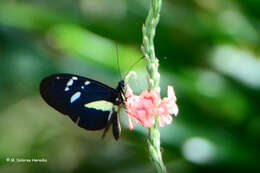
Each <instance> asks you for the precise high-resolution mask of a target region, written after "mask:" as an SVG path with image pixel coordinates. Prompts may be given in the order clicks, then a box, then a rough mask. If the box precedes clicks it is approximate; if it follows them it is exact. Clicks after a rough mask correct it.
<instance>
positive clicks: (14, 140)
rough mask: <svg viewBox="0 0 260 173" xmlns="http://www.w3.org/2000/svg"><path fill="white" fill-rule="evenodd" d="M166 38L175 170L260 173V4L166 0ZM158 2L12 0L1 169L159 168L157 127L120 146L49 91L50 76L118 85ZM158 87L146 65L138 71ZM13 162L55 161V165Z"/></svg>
mask: <svg viewBox="0 0 260 173" xmlns="http://www.w3.org/2000/svg"><path fill="white" fill-rule="evenodd" d="M163 2H164V3H163V9H162V15H161V21H160V24H159V27H158V30H157V35H156V51H157V55H158V57H159V59H160V72H161V78H162V81H161V88H162V93H163V94H165V89H166V88H167V85H169V84H170V85H174V86H175V90H176V93H177V97H178V105H179V109H180V113H179V116H178V117H177V118H175V119H174V122H173V124H172V125H169V126H167V127H165V128H162V129H161V137H162V147H163V148H162V150H163V155H164V160H165V163H166V166H167V167H168V169H169V172H174V173H190V172H192V173H193V172H200V173H201V172H236V173H237V172H259V171H260V166H259V158H258V155H259V154H260V149H259V146H260V111H259V103H260V92H259V91H260V51H259V50H260V49H259V48H260V46H259V45H260V32H259V31H260V21H259V19H260V10H259V9H260V1H259V0H248V1H244V0H164V1H163ZM148 5H149V1H148V0H109V1H108V0H99V1H97V0H78V1H75V0H56V1H53V0H1V2H0V74H1V76H0V119H1V120H0V153H1V154H0V172H1V173H2V172H13V173H16V172H19V173H22V172H26V173H28V172H50V173H52V172H57V171H60V172H113V173H115V172H125V173H127V172H135V173H139V172H140V173H145V172H147V173H148V172H152V170H153V169H152V168H151V164H150V162H149V159H148V153H147V149H146V135H147V131H146V129H144V128H142V127H140V126H139V127H138V128H136V129H135V130H133V131H129V130H128V128H127V116H126V115H125V114H122V115H121V119H122V122H123V126H124V128H123V133H122V136H121V139H120V141H119V142H115V141H114V140H113V138H112V136H111V135H108V136H107V138H106V139H105V140H101V137H100V136H101V134H102V132H89V131H85V130H83V129H80V128H78V127H77V126H75V125H74V124H73V123H72V122H71V121H70V120H69V119H68V118H67V117H65V116H63V115H60V114H59V113H57V112H56V111H54V110H53V109H52V108H50V107H48V106H47V104H46V103H44V101H43V100H42V99H41V98H40V95H39V83H40V81H41V79H42V78H43V77H45V76H47V75H49V74H53V73H58V72H67V73H74V74H78V75H82V76H88V77H90V78H94V79H97V80H99V81H101V82H104V83H106V84H108V85H110V86H112V87H115V86H116V85H117V82H118V81H119V80H120V75H119V73H118V69H117V63H116V49H115V42H118V43H119V63H120V68H121V71H122V72H123V73H125V72H127V71H128V70H129V67H130V66H131V64H134V62H136V61H137V60H138V59H139V58H140V57H141V56H142V55H141V52H140V44H141V39H142V35H141V26H142V23H143V21H144V19H145V16H146V14H147V8H148ZM134 70H135V71H136V72H137V73H138V78H137V80H135V81H132V83H133V86H135V87H136V92H138V91H141V89H143V88H145V87H146V84H145V82H144V81H145V80H146V79H145V66H144V62H141V63H139V64H138V65H136V66H135V67H134ZM7 158H24V159H26V158H36V159H37V158H38V159H40V158H46V159H47V160H48V162H47V163H17V162H10V161H9V162H8V161H7Z"/></svg>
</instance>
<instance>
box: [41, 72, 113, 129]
mask: <svg viewBox="0 0 260 173" xmlns="http://www.w3.org/2000/svg"><path fill="white" fill-rule="evenodd" d="M40 93H41V96H42V97H43V99H44V100H45V101H46V102H47V103H48V104H49V105H50V106H51V107H53V108H54V109H56V110H57V111H59V112H61V113H62V114H65V115H68V116H69V117H70V118H71V119H72V120H73V121H74V122H75V123H77V124H78V125H79V126H80V127H82V128H84V129H87V130H99V129H103V128H104V127H105V126H106V125H107V122H108V115H109V113H110V111H112V106H113V104H114V101H115V99H116V97H117V91H116V90H115V89H113V88H111V87H109V86H107V85H105V84H102V83H100V82H98V81H95V80H92V79H89V78H85V77H81V76H77V75H71V74H57V75H52V76H49V77H47V78H45V79H43V80H42V82H41V85H40Z"/></svg>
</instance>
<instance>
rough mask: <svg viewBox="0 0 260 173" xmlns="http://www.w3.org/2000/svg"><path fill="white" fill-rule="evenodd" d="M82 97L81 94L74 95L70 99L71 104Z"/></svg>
mask: <svg viewBox="0 0 260 173" xmlns="http://www.w3.org/2000/svg"><path fill="white" fill-rule="evenodd" d="M80 95H81V92H79V91H78V92H76V93H75V94H73V95H72V96H71V98H70V103H73V102H74V101H76V100H77V99H78V98H79V97H80Z"/></svg>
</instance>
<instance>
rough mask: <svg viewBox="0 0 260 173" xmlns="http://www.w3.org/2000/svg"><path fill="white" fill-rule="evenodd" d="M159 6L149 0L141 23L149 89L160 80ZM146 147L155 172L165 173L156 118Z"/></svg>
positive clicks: (155, 0)
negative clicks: (157, 47) (156, 41)
mask: <svg viewBox="0 0 260 173" xmlns="http://www.w3.org/2000/svg"><path fill="white" fill-rule="evenodd" d="M161 6H162V0H150V9H149V12H148V16H147V18H146V20H145V24H144V25H143V44H142V51H143V54H144V56H145V60H146V69H147V73H148V75H147V79H148V84H149V89H150V90H153V89H155V88H156V87H158V86H159V82H160V73H159V72H158V67H159V60H158V59H157V58H156V55H155V50H154V37H155V31H156V26H157V24H158V22H159V19H160V11H161ZM148 147H149V153H150V157H151V161H152V163H153V165H154V167H155V169H156V171H157V173H166V172H167V170H166V167H165V166H164V163H163V160H162V154H161V150H160V131H159V125H158V119H157V118H156V119H155V124H154V126H153V127H151V128H149V139H148Z"/></svg>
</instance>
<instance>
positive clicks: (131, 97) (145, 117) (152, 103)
mask: <svg viewBox="0 0 260 173" xmlns="http://www.w3.org/2000/svg"><path fill="white" fill-rule="evenodd" d="M167 93H168V97H165V98H163V99H161V97H160V88H159V87H158V88H156V89H155V90H152V91H148V90H144V91H143V92H142V93H141V94H140V95H135V94H134V93H133V90H132V89H131V88H130V86H129V85H127V88H126V98H127V99H126V101H125V104H126V108H127V112H128V116H129V128H130V129H131V130H132V129H133V128H134V121H136V122H137V123H139V124H142V125H143V126H144V127H148V128H150V127H152V126H153V125H154V123H155V119H154V118H155V116H159V125H160V127H163V126H164V125H165V124H170V123H171V122H172V116H171V114H174V115H175V116H176V115H177V114H178V106H177V105H176V96H175V92H174V89H173V87H172V86H168V92H167Z"/></svg>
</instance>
